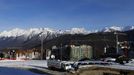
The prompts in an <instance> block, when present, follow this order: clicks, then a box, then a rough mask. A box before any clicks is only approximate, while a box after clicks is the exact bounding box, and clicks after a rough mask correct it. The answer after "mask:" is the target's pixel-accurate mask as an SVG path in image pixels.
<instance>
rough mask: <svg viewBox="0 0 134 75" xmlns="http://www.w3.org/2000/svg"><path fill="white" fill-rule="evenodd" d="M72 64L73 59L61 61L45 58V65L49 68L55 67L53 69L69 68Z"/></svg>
mask: <svg viewBox="0 0 134 75" xmlns="http://www.w3.org/2000/svg"><path fill="white" fill-rule="evenodd" d="M73 64H74V62H73V61H61V60H55V59H54V60H52V59H49V60H47V66H48V68H49V69H52V68H55V69H62V70H66V71H67V70H71V69H73V68H72V65H73Z"/></svg>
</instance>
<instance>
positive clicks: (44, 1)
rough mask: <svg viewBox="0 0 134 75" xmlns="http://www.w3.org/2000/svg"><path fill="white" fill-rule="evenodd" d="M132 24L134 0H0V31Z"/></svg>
mask: <svg viewBox="0 0 134 75" xmlns="http://www.w3.org/2000/svg"><path fill="white" fill-rule="evenodd" d="M113 25H116V26H127V25H134V0H0V26H1V27H0V30H7V29H12V28H24V29H25V28H34V27H38V28H39V27H49V28H54V29H70V28H73V27H83V28H86V29H89V30H93V29H100V28H103V27H105V26H113Z"/></svg>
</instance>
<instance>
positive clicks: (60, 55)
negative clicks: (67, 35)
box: [60, 43, 62, 61]
mask: <svg viewBox="0 0 134 75" xmlns="http://www.w3.org/2000/svg"><path fill="white" fill-rule="evenodd" d="M60 60H61V61H62V43H61V50H60Z"/></svg>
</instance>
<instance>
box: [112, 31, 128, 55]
mask: <svg viewBox="0 0 134 75" xmlns="http://www.w3.org/2000/svg"><path fill="white" fill-rule="evenodd" d="M114 34H115V36H116V53H117V54H118V53H119V46H118V45H119V37H118V35H125V36H126V35H127V34H125V33H117V32H114Z"/></svg>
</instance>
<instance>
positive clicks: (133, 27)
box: [101, 26, 134, 32]
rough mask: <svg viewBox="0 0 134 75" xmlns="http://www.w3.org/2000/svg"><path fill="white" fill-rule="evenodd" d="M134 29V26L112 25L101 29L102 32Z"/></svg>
mask: <svg viewBox="0 0 134 75" xmlns="http://www.w3.org/2000/svg"><path fill="white" fill-rule="evenodd" d="M133 29H134V26H125V27H119V26H111V27H105V28H104V29H102V30H101V32H113V31H128V30H133Z"/></svg>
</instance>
